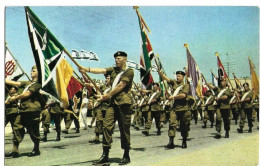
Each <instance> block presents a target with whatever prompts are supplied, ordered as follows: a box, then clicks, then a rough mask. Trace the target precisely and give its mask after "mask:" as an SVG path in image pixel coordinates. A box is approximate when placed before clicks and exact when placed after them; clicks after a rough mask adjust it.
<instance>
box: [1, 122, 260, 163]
mask: <svg viewBox="0 0 260 166" xmlns="http://www.w3.org/2000/svg"><path fill="white" fill-rule="evenodd" d="M90 121H91V119H90V118H89V119H88V122H89V123H90ZM253 124H254V127H253V132H252V133H248V131H247V130H248V127H247V123H246V127H245V128H244V133H242V134H239V133H238V132H237V130H236V129H237V127H238V125H235V124H234V121H232V122H231V131H230V138H224V133H225V132H224V131H223V126H222V138H221V139H215V138H214V135H215V133H216V131H215V127H214V128H210V126H209V125H208V126H207V128H206V129H203V128H202V127H201V126H202V125H203V123H202V121H198V124H197V125H195V124H194V121H192V122H191V131H190V133H189V138H188V142H187V145H188V148H187V149H182V148H181V143H182V138H181V136H180V133H179V132H177V135H176V137H175V140H174V143H175V148H174V149H165V148H164V145H166V144H167V143H168V132H167V131H168V124H166V125H164V127H163V128H162V134H161V135H160V136H157V134H156V129H155V125H154V124H153V125H152V129H151V130H150V136H144V135H143V134H142V133H141V131H142V128H141V129H140V130H139V131H137V130H135V129H134V128H133V127H131V151H130V157H131V163H130V164H128V165H133V166H135V165H136V166H140V165H142V166H144V165H147V166H148V165H149V166H151V165H153V166H162V165H163V166H164V165H166V166H167V165H168V166H172V165H174V166H256V165H258V163H259V130H258V129H257V126H258V122H256V121H255V122H254V123H253ZM222 125H223V124H222ZM81 126H83V123H82V122H81ZM73 128H74V125H72V126H71V129H70V130H69V134H64V133H62V135H61V141H59V142H56V141H55V138H56V131H55V130H53V129H52V128H50V133H49V134H48V141H47V142H41V143H40V151H41V155H40V156H36V157H31V158H30V157H27V155H28V154H29V153H30V152H31V150H32V148H33V143H32V142H31V140H30V137H29V135H28V134H26V135H25V138H24V140H23V142H22V143H21V144H20V146H19V150H20V157H19V158H9V157H6V158H5V159H4V164H5V165H6V166H16V165H17V166H35V165H41V166H73V165H92V163H93V161H95V160H97V159H98V158H99V157H100V156H101V154H102V145H101V144H91V143H88V141H89V140H91V139H93V138H94V127H92V128H88V130H83V128H84V127H81V129H80V133H75V130H73ZM63 129H64V122H63V121H62V130H63ZM40 131H41V135H43V131H42V128H41V130H40ZM11 132H12V131H11V127H10V125H9V124H8V126H7V127H6V128H5V153H7V152H9V151H11V149H12V133H11ZM101 138H102V136H101ZM122 155H123V150H122V149H121V146H120V133H119V129H118V126H117V125H116V128H115V131H114V134H113V144H112V149H111V150H110V155H109V157H110V163H109V164H108V165H111V166H112V165H118V163H119V162H120V159H121V158H122Z"/></svg>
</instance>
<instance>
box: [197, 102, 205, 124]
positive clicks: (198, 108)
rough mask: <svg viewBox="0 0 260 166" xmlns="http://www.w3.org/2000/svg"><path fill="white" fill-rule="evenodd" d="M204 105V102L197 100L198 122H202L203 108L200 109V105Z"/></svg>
mask: <svg viewBox="0 0 260 166" xmlns="http://www.w3.org/2000/svg"><path fill="white" fill-rule="evenodd" d="M203 103H204V100H203V99H201V98H199V99H198V102H197V110H198V111H197V112H198V113H199V114H200V120H203V115H202V112H203V108H202V105H203Z"/></svg>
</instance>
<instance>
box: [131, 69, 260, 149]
mask: <svg viewBox="0 0 260 166" xmlns="http://www.w3.org/2000/svg"><path fill="white" fill-rule="evenodd" d="M159 75H160V76H161V78H162V79H163V80H166V81H167V83H168V84H169V85H170V88H169V89H171V90H172V92H168V93H166V94H165V99H163V97H162V95H161V93H160V91H159V89H160V88H159V84H158V83H154V84H153V90H141V91H140V93H139V94H138V93H137V94H136V95H135V96H136V98H135V104H134V109H135V114H134V119H133V122H132V124H131V125H132V126H133V127H134V128H135V129H136V130H139V129H140V126H144V128H145V130H144V131H142V133H143V134H144V135H146V136H149V134H150V133H149V130H150V129H151V124H152V121H153V119H155V124H156V128H157V135H161V127H163V124H165V123H166V122H169V131H168V136H169V143H168V144H167V145H166V146H165V147H166V148H169V149H173V148H174V147H175V145H174V137H175V133H176V130H180V132H181V136H182V137H183V141H182V148H187V142H186V140H187V137H188V132H189V130H190V121H191V119H192V118H193V119H194V121H195V124H197V120H198V114H199V115H200V117H201V120H202V121H203V126H202V128H206V127H207V122H208V121H210V127H211V128H213V126H214V122H215V121H216V124H215V126H216V131H217V133H216V135H215V138H216V139H219V138H221V124H222V119H223V122H224V130H225V138H229V131H230V124H231V120H232V119H233V120H235V125H237V121H238V120H239V118H240V122H239V127H238V128H237V131H238V133H243V132H244V127H245V122H246V118H247V121H248V132H249V133H251V132H252V127H253V121H254V119H255V117H256V114H257V120H258V121H259V95H258V94H254V93H253V91H251V90H250V88H249V84H248V83H244V84H243V88H242V89H234V90H231V89H229V87H228V85H227V80H226V79H221V80H220V86H219V87H214V86H212V85H211V84H207V86H208V87H209V90H207V91H206V92H205V95H204V96H200V97H198V98H197V99H194V98H193V97H192V96H190V95H189V82H188V81H187V83H186V84H185V83H184V80H183V79H184V77H185V73H184V72H182V71H177V72H176V75H177V80H172V79H170V78H168V77H167V76H166V75H164V74H163V73H162V72H159ZM170 93H171V94H172V95H170ZM215 117H216V120H215ZM257 128H258V127H257Z"/></svg>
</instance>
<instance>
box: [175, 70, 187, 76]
mask: <svg viewBox="0 0 260 166" xmlns="http://www.w3.org/2000/svg"><path fill="white" fill-rule="evenodd" d="M176 74H181V75H183V76H185V75H186V74H185V73H184V72H183V71H177V72H176Z"/></svg>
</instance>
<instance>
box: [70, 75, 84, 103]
mask: <svg viewBox="0 0 260 166" xmlns="http://www.w3.org/2000/svg"><path fill="white" fill-rule="evenodd" d="M82 88H83V85H82V84H81V83H80V82H79V81H78V80H77V79H76V78H75V77H74V76H72V77H71V79H70V82H69V85H68V87H67V92H68V97H69V100H70V99H72V97H73V96H74V95H75V94H76V93H77V92H78V91H80V90H81V89H82Z"/></svg>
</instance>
